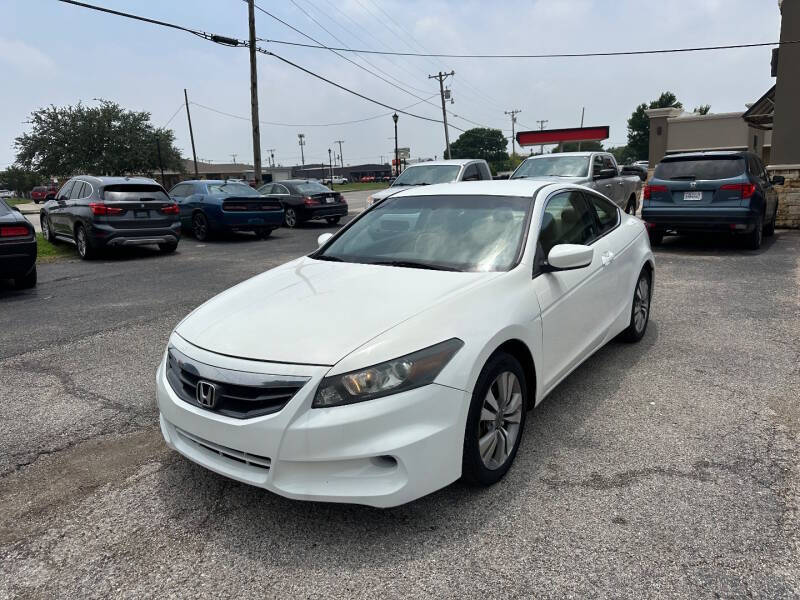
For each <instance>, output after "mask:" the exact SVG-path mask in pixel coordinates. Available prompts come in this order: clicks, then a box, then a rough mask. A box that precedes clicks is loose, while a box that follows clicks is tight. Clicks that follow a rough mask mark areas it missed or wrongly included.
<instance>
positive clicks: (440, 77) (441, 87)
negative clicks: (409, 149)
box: [428, 71, 456, 159]
mask: <svg viewBox="0 0 800 600" xmlns="http://www.w3.org/2000/svg"><path fill="white" fill-rule="evenodd" d="M455 74H456V72H455V71H450V72H449V73H442V72H441V71H439V74H438V75H428V79H438V80H439V94H440V95H441V97H442V120H443V121H444V142H445V144H446V148H447V158H448V159H449V158H450V132H449V131H447V109H446V108H445V107H444V80H445V79H447V78H448V77H452V76H453V75H455Z"/></svg>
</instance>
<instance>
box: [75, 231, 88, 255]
mask: <svg viewBox="0 0 800 600" xmlns="http://www.w3.org/2000/svg"><path fill="white" fill-rule="evenodd" d="M75 237H76V240H75V243H76V244H77V246H78V254H80V255H81V257H83V258H85V257H86V248H87V243H88V242H87V240H86V230H84V228H83V227H81V226H79V227H78V231H77V233H76V236H75Z"/></svg>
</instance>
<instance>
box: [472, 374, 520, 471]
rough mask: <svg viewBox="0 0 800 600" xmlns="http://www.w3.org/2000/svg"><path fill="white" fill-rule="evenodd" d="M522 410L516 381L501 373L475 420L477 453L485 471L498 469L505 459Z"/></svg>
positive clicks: (514, 439)
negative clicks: (476, 421) (476, 422)
mask: <svg viewBox="0 0 800 600" xmlns="http://www.w3.org/2000/svg"><path fill="white" fill-rule="evenodd" d="M522 411H523V406H522V386H521V385H520V382H519V379H517V376H516V375H515V374H514V373H512V372H511V371H503V372H502V373H500V374H499V375H498V376H497V377H496V378H495V380H494V381H493V382H492V384H491V385H490V386H489V390H488V391H487V392H486V396H485V398H484V400H483V407H482V408H481V414H480V418H479V420H478V452H479V454H480V456H481V460H482V461H483V464H484V466H485V467H486V468H487V469H490V470H495V469H499V468H500V467H502V466H503V465H504V464H505V463H506V461H507V460H508V457H509V456H510V454H511V452H512V451H513V450H514V446H515V445H516V442H517V437H518V436H519V429H520V422H521V421H522Z"/></svg>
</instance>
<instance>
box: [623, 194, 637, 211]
mask: <svg viewBox="0 0 800 600" xmlns="http://www.w3.org/2000/svg"><path fill="white" fill-rule="evenodd" d="M625 212H626V213H628V214H629V215H635V214H636V196H631V197H630V198H628V205H627V206H626V207H625Z"/></svg>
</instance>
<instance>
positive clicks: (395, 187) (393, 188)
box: [372, 185, 422, 200]
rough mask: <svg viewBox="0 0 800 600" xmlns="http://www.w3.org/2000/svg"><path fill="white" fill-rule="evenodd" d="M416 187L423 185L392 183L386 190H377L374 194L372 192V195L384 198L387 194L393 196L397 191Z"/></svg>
mask: <svg viewBox="0 0 800 600" xmlns="http://www.w3.org/2000/svg"><path fill="white" fill-rule="evenodd" d="M415 187H422V186H418V185H392V186H390V187H388V188H386V189H385V190H381V191H379V192H375V193H374V194H372V197H373V198H374V199H375V200H383V199H384V198H386V196H391V195H393V194H396V193H397V192H402V191H403V190H409V189H411V188H415Z"/></svg>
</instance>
